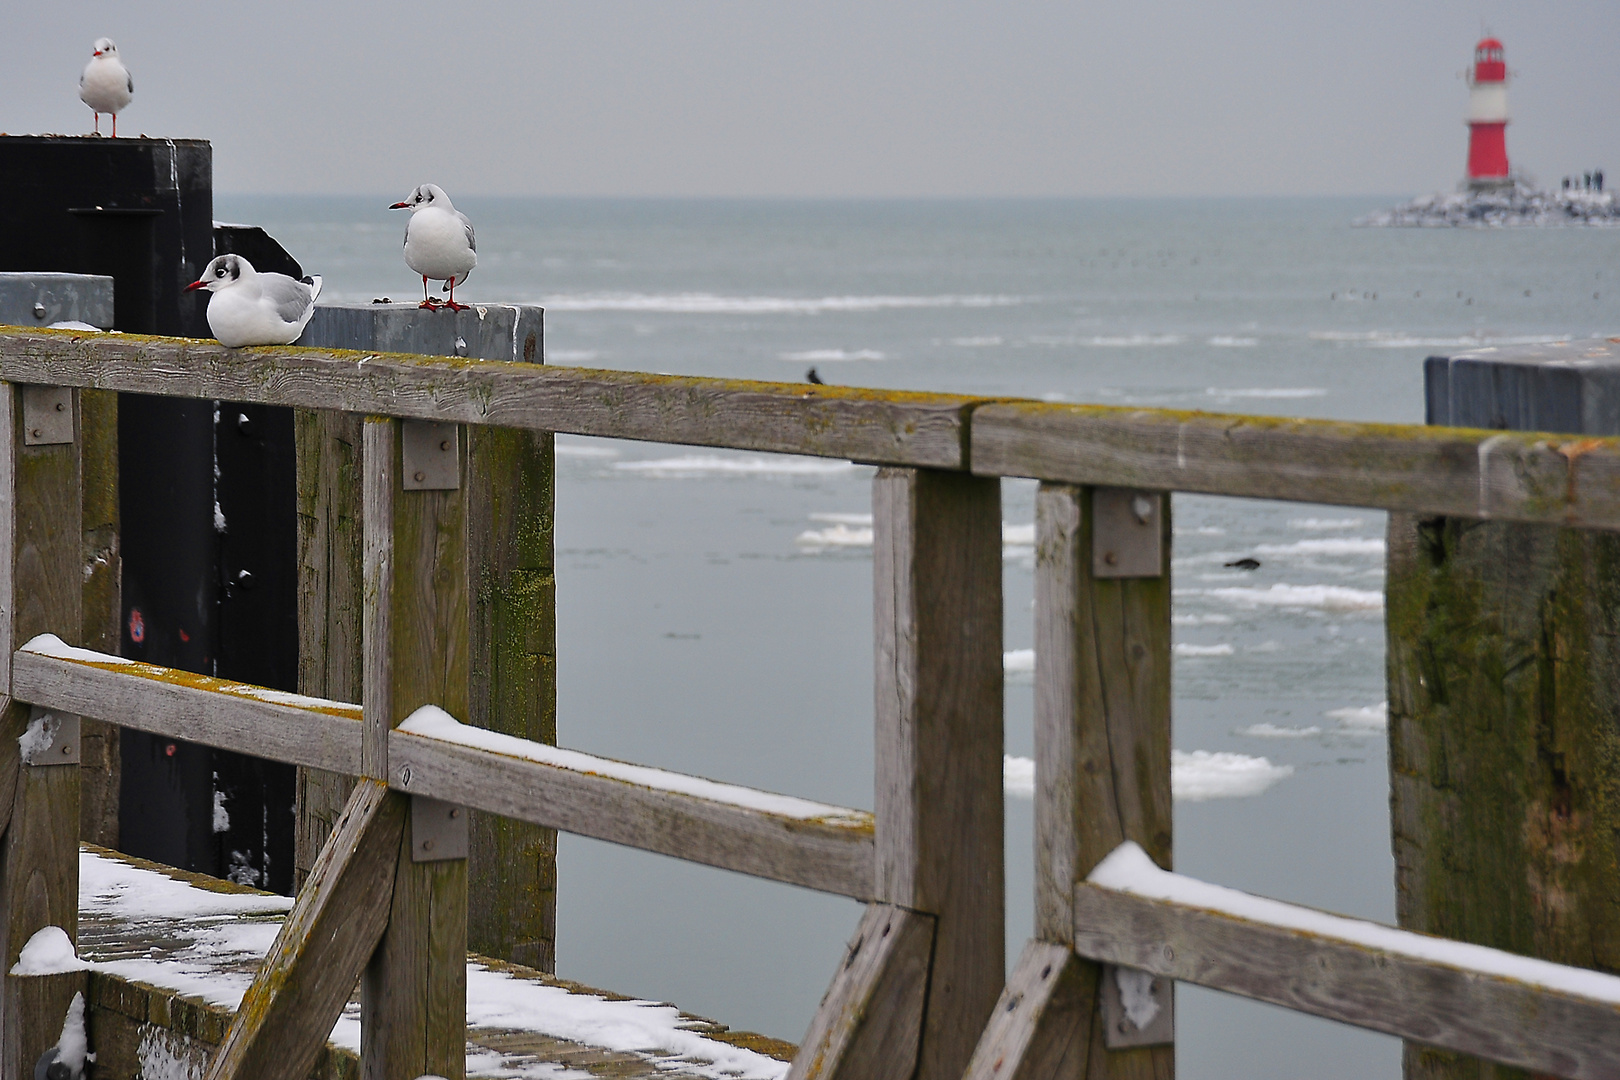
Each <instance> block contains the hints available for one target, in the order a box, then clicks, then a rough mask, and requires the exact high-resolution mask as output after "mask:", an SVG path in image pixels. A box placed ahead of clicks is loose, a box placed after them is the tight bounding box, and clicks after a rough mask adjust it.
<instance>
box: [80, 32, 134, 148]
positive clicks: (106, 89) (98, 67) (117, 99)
mask: <svg viewBox="0 0 1620 1080" xmlns="http://www.w3.org/2000/svg"><path fill="white" fill-rule="evenodd" d="M91 49H92V50H93V51H92V53H91V56H90V62H89V63H88V64H86V65H84V74H82V75H80V76H79V100H80V101H82V102H84V103H85V104H86V105H88V106H90V109H91V111H92V112H94V113H95V114H96V134H97V135H100V134H101V114H102V113H111V114H112V137H113V138H115V139H116V138H118V114H119V113H121V112H123V111H124V109H125V108H126V107H127V106H128V105H129V101H130V99H131V98H133V97H134V96H135V80H134V79H133V78H132V77H131V76H130V74H129V69H128V68H126V67H125V66H124V64H123V61H121V60H119V59H118V46H117V45H114V44H113V40H112V38H96V43H95V44H94V45H93V46H91Z"/></svg>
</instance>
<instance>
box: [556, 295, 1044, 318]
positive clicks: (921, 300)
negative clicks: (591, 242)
mask: <svg viewBox="0 0 1620 1080" xmlns="http://www.w3.org/2000/svg"><path fill="white" fill-rule="evenodd" d="M1025 299H1026V298H1025V297H1022V296H820V297H796V296H719V295H716V294H714V293H564V294H561V295H557V296H547V297H544V298H542V299H541V300H540V301H539V303H540V304H541V306H543V307H544V308H545V309H546V310H547V311H551V312H557V311H633V312H646V313H648V314H666V315H821V314H824V313H826V312H835V311H838V312H851V311H853V312H859V311H892V310H896V309H903V308H991V307H1012V306H1014V305H1017V304H1022V303H1024V302H1025Z"/></svg>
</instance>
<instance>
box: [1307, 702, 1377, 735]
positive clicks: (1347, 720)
mask: <svg viewBox="0 0 1620 1080" xmlns="http://www.w3.org/2000/svg"><path fill="white" fill-rule="evenodd" d="M1323 715H1324V716H1327V717H1329V718H1331V719H1334V720H1337V721H1338V722H1339V729H1340V730H1341V731H1344V732H1347V733H1350V734H1363V735H1372V734H1377V733H1378V732H1381V731H1384V730H1385V729H1387V728H1388V727H1389V702H1387V701H1381V702H1379V703H1378V704H1377V705H1363V706H1361V707H1360V708H1346V709H1334V710H1332V711H1331V712H1327V713H1324V714H1323Z"/></svg>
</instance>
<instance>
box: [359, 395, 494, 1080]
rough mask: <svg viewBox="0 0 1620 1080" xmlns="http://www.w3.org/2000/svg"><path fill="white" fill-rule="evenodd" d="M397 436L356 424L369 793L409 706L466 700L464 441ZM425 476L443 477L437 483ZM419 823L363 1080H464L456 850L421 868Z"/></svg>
mask: <svg viewBox="0 0 1620 1080" xmlns="http://www.w3.org/2000/svg"><path fill="white" fill-rule="evenodd" d="M405 427H406V425H405V424H402V423H401V422H400V421H397V420H391V419H384V418H379V417H368V418H367V419H366V422H365V433H364V460H365V478H364V488H365V491H364V560H365V572H364V596H365V617H364V629H365V633H364V642H363V649H364V653H365V662H364V682H365V687H364V690H365V700H364V702H363V705H364V710H365V732H364V734H363V736H362V739H363V742H362V750H361V759H362V769H363V771H364V772H365V775H366V776H368V777H372V778H376V779H386V778H388V777H389V775H390V773H389V764H388V732H389V731H390V730H391V729H392V728H394V727H397V726H398V725H399V723H400V722H401V721H402V720H404V719H405V718H406V717H407V716H409V715H410V714H411V713H412V712H413V711H415V710H416V709H417V708H419V707H420V706H423V705H436V706H438V707H440V708H442V709H444V710H446V711H447V712H449V713H451V714H452V715H456V716H465V715H467V705H468V695H469V666H468V654H469V641H468V618H469V606H470V600H469V597H468V590H467V558H468V554H467V498H466V469H465V463H466V460H467V458H466V429H465V428H461V427H457V426H455V425H422V426H421V427H431V428H433V429H434V430H433V431H431V432H424V431H423V430H421V427H419V428H418V430H417V431H415V432H409V431H406V430H405ZM407 442H411V443H413V445H414V447H415V452H416V453H418V454H423V453H426V454H431V455H448V456H449V458H450V460H449V461H448V462H447V463H446V462H444V461H438V462H436V463H435V464H428V465H422V464H420V463H412V461H411V460H410V459H409V458H408V457H406V458H402V444H405V443H407ZM402 461H403V462H404V464H403V465H402ZM436 466H437V467H440V468H442V470H444V471H443V472H441V473H440V474H439V476H438V478H437V479H435V478H434V469H435V467H436ZM446 473H447V476H446ZM452 483H453V484H454V485H455V486H453V487H451V486H449V485H450V484H452ZM391 797H393V798H398V797H401V796H391ZM431 809H432V808H431V806H430V805H428V804H427V803H425V802H424V801H423V800H421V799H413V805H412V807H411V809H410V814H409V816H408V817H407V819H406V824H405V828H404V831H403V835H402V837H401V841H400V855H399V859H398V864H397V868H396V873H395V878H394V889H393V896H392V906H391V908H390V912H389V919H388V929H387V930H385V931H384V932H383V936H382V941H381V942H380V943H379V944H378V946H377V951H376V953H375V954H374V955H373V956H372V959H371V963H370V964H369V965H368V966H367V968H366V972H365V977H364V979H363V981H362V996H361V1000H362V1013H361V1045H360V1061H361V1072H362V1075H363V1076H364V1078H365V1080H411V1078H413V1077H417V1076H420V1075H422V1074H424V1073H432V1074H435V1075H438V1076H442V1077H446V1078H448V1080H464V1078H465V1076H466V1071H467V1070H466V1052H465V1051H466V1035H467V1008H466V1007H467V860H466V852H465V848H464V847H463V848H462V849H461V851H460V857H459V858H454V857H452V858H448V859H443V858H439V857H438V856H439V854H440V853H441V852H433V853H432V854H431V856H430V860H431V861H430V860H429V859H423V858H421V856H422V854H423V853H422V852H418V851H416V850H415V849H416V847H417V845H416V844H415V843H413V833H414V831H415V829H416V826H417V825H418V824H420V823H421V820H422V819H423V817H424V815H425V814H427V813H429V812H431ZM462 815H463V817H462V825H463V827H465V812H464V811H463V812H462ZM441 851H442V849H441ZM419 860H420V861H419Z"/></svg>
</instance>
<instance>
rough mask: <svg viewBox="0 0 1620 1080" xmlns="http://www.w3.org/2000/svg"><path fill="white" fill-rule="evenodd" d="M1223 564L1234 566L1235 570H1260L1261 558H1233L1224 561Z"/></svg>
mask: <svg viewBox="0 0 1620 1080" xmlns="http://www.w3.org/2000/svg"><path fill="white" fill-rule="evenodd" d="M1222 565H1224V566H1227V567H1230V568H1232V569H1234V570H1258V569H1260V560H1259V559H1233V560H1232V561H1231V562H1229V563H1223V564H1222Z"/></svg>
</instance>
